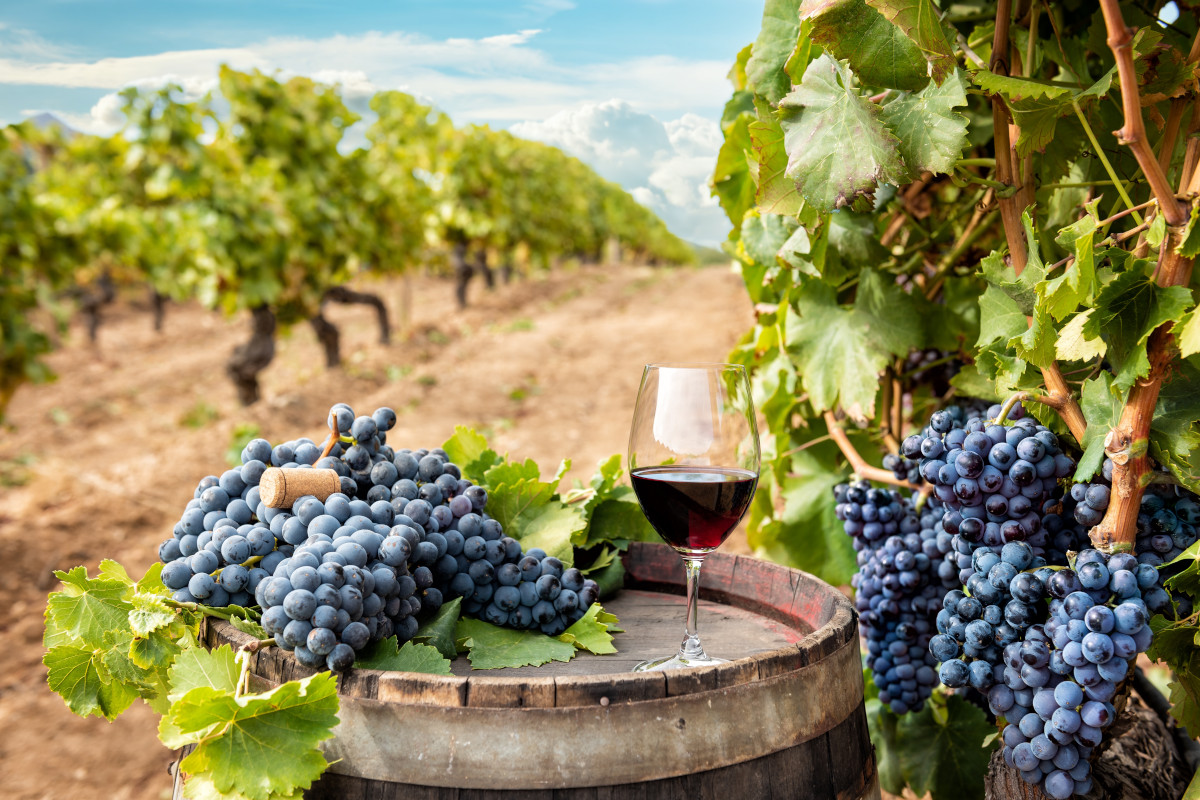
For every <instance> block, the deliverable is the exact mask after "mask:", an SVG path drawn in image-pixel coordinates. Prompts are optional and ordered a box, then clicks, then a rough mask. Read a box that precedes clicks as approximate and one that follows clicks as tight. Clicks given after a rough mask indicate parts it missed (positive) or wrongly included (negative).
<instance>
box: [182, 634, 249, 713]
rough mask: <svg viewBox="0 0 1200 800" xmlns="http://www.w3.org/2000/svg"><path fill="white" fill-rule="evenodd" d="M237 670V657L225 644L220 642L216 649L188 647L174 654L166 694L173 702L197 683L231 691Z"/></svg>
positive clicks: (232, 690)
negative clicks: (168, 689) (167, 692)
mask: <svg viewBox="0 0 1200 800" xmlns="http://www.w3.org/2000/svg"><path fill="white" fill-rule="evenodd" d="M239 674H240V670H239V669H238V664H237V659H236V658H235V657H234V654H233V648H231V647H230V646H229V645H227V644H226V645H222V646H221V647H218V648H217V649H216V650H205V649H204V648H203V647H188V648H186V649H184V650H183V652H181V653H180V654H179V655H177V656H176V657H175V663H173V664H172V665H171V669H170V671H169V672H168V681H169V683H170V686H171V693H170V695H169V697H170V699H171V702H172V703H174V702H177V701H178V700H179V699H180V698H182V697H183V696H184V695H185V694H187V693H188V692H190V691H191V690H192V689H196V688H200V687H203V688H208V689H213V690H215V691H218V692H230V693H232V692H234V691H236V690H237V683H238V675H239Z"/></svg>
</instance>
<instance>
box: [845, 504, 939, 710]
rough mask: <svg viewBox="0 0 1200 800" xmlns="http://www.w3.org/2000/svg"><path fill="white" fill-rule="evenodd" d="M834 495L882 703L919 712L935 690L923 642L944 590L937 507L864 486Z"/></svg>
mask: <svg viewBox="0 0 1200 800" xmlns="http://www.w3.org/2000/svg"><path fill="white" fill-rule="evenodd" d="M834 498H835V500H836V501H837V505H836V513H837V516H838V519H840V520H841V521H842V525H843V528H844V530H845V531H846V533H847V534H848V535H849V536H850V537H851V539H852V540H853V543H854V548H855V550H856V551H857V561H858V567H859V570H858V573H857V574H856V575H855V576H854V578H853V583H854V587H855V589H856V590H857V593H856V596H855V603H856V606H857V608H858V612H859V621H860V623H861V625H862V628H863V631H864V633H865V635H866V638H867V660H868V664H869V665H870V667H871V670H872V673H873V676H874V682H875V685H876V686H878V687H879V699H880V701H881V702H883V703H885V704H887V705H888V706H889V707H890V708H891V709H892V711H893V712H895V713H897V714H903V713H906V712H908V711H919V710H920V709H921V708H922V707H923V706H924V705H925V700H926V699H928V697H929V695H930V694H931V692H932V691H933V687H934V686H935V685H937V672H936V671H935V669H934V667H935V662H934V661H933V658H932V656H931V655H930V653H929V647H928V645H929V638H930V634H931V633H932V627H933V625H932V623H933V618H934V615H935V614H936V612H937V609H938V607H939V605H940V602H941V594H942V592H944V591H945V588H944V586H943V584H942V581H941V579H940V578H939V577H938V565H939V564H941V563H943V561H942V557H943V555H944V551H943V550H942V549H941V547H942V546H943V545H946V544H948V538H947V537H945V535H944V533H943V534H941V535H939V531H938V529H937V526H938V524H939V522H938V521H939V520H940V517H941V508H940V505H939V504H938V503H937V501H936V500H934V501H932V503H929V504H926V505H925V506H924V507H923V508H922V509H921V510H920V511H918V510H917V508H916V506H915V505H914V503H913V501H912V499H911V498H906V497H903V496H902V495H901V494H900V493H899V492H889V491H885V490H883V489H872V488H871V487H870V485H869V484H868V483H866V482H865V481H864V482H858V483H854V484H842V485H839V486H837V487H835V488H834Z"/></svg>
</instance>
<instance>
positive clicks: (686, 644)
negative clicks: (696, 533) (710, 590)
mask: <svg viewBox="0 0 1200 800" xmlns="http://www.w3.org/2000/svg"><path fill="white" fill-rule="evenodd" d="M703 562H704V556H686V555H685V556H684V557H683V567H684V569H685V570H686V571H687V620H686V622H685V629H684V630H685V636H684V637H683V644H681V645H680V646H679V654H680V655H681V656H683V657H684V658H693V659H694V658H705V657H706V656H705V654H704V647H703V645H701V644H700V632H699V631H698V630H697V629H696V615H697V613H698V611H699V607H700V565H701V564H702V563H703Z"/></svg>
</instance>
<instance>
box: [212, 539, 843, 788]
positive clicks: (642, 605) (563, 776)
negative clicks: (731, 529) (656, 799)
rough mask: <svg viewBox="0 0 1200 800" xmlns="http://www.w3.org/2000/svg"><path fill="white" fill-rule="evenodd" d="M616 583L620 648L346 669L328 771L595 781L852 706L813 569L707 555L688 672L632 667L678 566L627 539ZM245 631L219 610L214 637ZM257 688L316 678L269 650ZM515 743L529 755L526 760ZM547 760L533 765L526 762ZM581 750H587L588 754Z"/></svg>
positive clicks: (662, 771) (667, 623)
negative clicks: (534, 659)
mask: <svg viewBox="0 0 1200 800" xmlns="http://www.w3.org/2000/svg"><path fill="white" fill-rule="evenodd" d="M625 565H626V569H627V570H628V579H627V581H626V586H627V590H626V591H623V592H622V593H620V594H619V595H618V596H617V597H615V598H613V599H612V600H611V601H609V602H608V603H607V604H606V607H608V608H610V609H611V610H612V611H613V612H614V613H616V614H617V616H618V617H619V618H620V619H621V626H622V627H624V628H626V630H627V631H628V632H627V633H624V634H618V636H617V640H616V643H617V646H618V649H619V650H620V653H618V654H616V655H613V656H593V655H590V654H580V655H578V656H576V657H575V658H574V659H573V660H572V661H570V662H567V663H554V664H552V665H544V666H541V667H536V668H521V669H510V670H496V671H492V670H488V671H476V672H472V671H470V665H469V663H467V661H466V659H465V658H460V659H458V660H456V661H455V666H454V670H455V672H456V673H457V674H455V675H451V676H435V675H418V674H413V673H398V672H380V671H377V670H350V671H348V672H347V673H346V674H345V675H344V676H342V678H341V680H340V681H339V693H340V694H341V695H342V707H341V711H340V712H339V718H340V720H341V721H340V724H339V726H338V728H337V731H336V732H337V736H336V738H334V739H333V740H330V742H328V743H327V747H326V755H327V756H328V757H329V758H330V760H331V761H335V762H336V763H334V764H333V765H332V766H331V768H330V769H331V771H334V772H337V773H341V774H345V775H353V776H357V777H360V778H367V779H375V780H381V781H393V782H404V783H418V784H423V785H429V786H445V787H462V788H480V789H535V788H542V789H544V788H571V787H581V786H602V785H609V784H617V783H631V782H640V781H647V780H655V779H660V778H667V777H674V776H678V775H686V774H690V773H693V772H697V771H701V770H708V769H716V768H721V767H726V766H730V765H734V764H738V763H742V762H746V761H749V760H751V759H755V758H759V757H762V756H764V755H767V754H770V753H773V752H777V751H780V750H783V749H785V748H788V747H793V746H795V745H797V744H799V743H802V742H805V741H808V740H811V739H814V738H816V737H820V736H823V735H824V734H826V733H827V732H829V731H831V730H832V729H834V728H835V727H837V726H839V725H841V724H842V723H843V722H846V721H847V720H849V719H850V718H851V717H852V715H854V714H855V712H856V711H858V712H860V713H861V706H862V702H863V683H862V667H861V661H860V657H859V652H858V642H857V625H856V622H855V615H854V611H853V607H852V605H851V603H850V601H849V600H848V599H847V598H846V597H845V596H844V595H842V594H841V593H840V592H838V591H837V590H836V589H834V588H833V587H830V586H829V585H828V584H825V583H823V582H821V581H819V580H817V579H816V578H814V577H813V576H811V575H808V574H806V573H803V572H800V571H798V570H792V569H787V568H785V567H781V566H778V565H775V564H771V563H768V562H764V561H761V560H759V559H755V558H750V557H745V556H729V555H724V554H721V553H714V554H712V555H710V556H709V557H708V559H706V561H705V565H704V568H703V570H702V572H701V595H702V597H703V598H704V600H705V601H707V602H704V603H702V606H701V615H700V632H701V636H702V638H703V640H704V642H705V646H706V649H708V650H709V652H710V653H712V654H713V655H716V656H721V657H734V656H736V655H737V654H738V653H741V654H742V655H741V656H740V657H736V658H734V660H731V661H730V662H728V663H726V664H722V665H719V666H715V667H706V668H698V669H687V670H675V671H670V672H656V673H632V672H629V671H628V670H629V669H630V668H631V667H632V665H633V664H634V663H636V662H637V661H639V660H642V659H644V658H647V657H653V656H660V655H667V654H669V653H670V652H671V651H673V650H674V649H675V648H676V647H678V643H679V641H680V640H681V639H682V635H683V598H682V597H681V596H680V595H681V594H682V592H683V585H684V575H683V568H682V565H681V563H680V559H679V557H678V555H677V554H676V553H675V552H674V551H673V550H671V549H670V548H667V547H666V546H663V545H651V544H637V543H635V544H633V545H632V546H631V547H630V549H629V551H628V553H626V555H625ZM246 639H248V637H246V635H245V634H242V633H241V632H239V631H237V630H236V629H234V628H232V627H231V626H229V625H227V624H224V623H220V622H218V621H214V623H213V624H212V625H211V626H210V629H209V632H208V641H209V643H210V645H214V646H215V645H219V644H223V643H226V642H228V643H231V644H234V645H235V646H236V645H237V644H239V643H240V642H242V641H245V640H246ZM255 659H256V661H255V662H254V663H252V664H251V668H252V671H253V672H254V674H255V675H256V676H258V681H257V683H258V685H259V686H260V687H262V688H265V687H267V686H270V685H272V684H274V683H276V682H279V681H285V680H290V679H293V678H298V677H303V676H305V675H309V674H311V673H312V670H309V669H307V668H305V667H302V666H300V665H298V664H297V663H296V662H295V659H294V658H292V657H291V655H290V654H287V653H284V652H281V651H279V650H278V649H276V648H270V649H267V650H265V651H262V652H260V653H258V654H256V656H255ZM521 754H524V756H522V755H521ZM531 754H536V760H537V762H538V763H539V764H542V765H544V768H541V769H537V770H531V769H529V763H530V761H529V759H530V758H531V757H533V756H532V755H531ZM585 756H586V757H585Z"/></svg>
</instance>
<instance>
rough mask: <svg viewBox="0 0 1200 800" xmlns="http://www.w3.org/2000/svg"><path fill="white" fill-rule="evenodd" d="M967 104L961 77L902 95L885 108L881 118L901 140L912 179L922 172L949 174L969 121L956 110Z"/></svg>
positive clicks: (960, 147)
mask: <svg viewBox="0 0 1200 800" xmlns="http://www.w3.org/2000/svg"><path fill="white" fill-rule="evenodd" d="M966 104H967V93H966V90H965V89H964V87H963V79H962V76H961V74H960V73H959V72H958V71H957V70H955V72H954V73H953V74H951V75H949V76H948V77H947V78H946V80H945V81H943V82H942V85H941V86H938V85H937V84H930V85H929V86H926V87H925V88H924V89H922V90H921V91H920V92H917V93H915V94H910V93H903V94H899V95H897V96H896V97H895V98H893V99H891V100H889V101H887V102H886V103H884V105H883V112H882V116H881V119H882V120H883V124H884V125H886V126H887V127H888V129H889V130H891V132H892V133H893V134H895V135H896V138H897V139H899V140H900V157H901V158H903V159H904V165H905V166H906V167H907V168H908V175H909V178H910V179H913V180H915V179H916V178H917V177H918V176H920V174H921V173H922V172H926V171H928V172H933V173H948V172H952V171H953V170H954V164H955V162H956V161H958V159H959V158H960V157H961V156H962V149H963V145H965V144H966V143H967V118H966V117H965V116H963V115H962V114H961V113H959V112H957V111H955V110H954V109H955V108H959V107H962V106H965V105H966Z"/></svg>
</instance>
